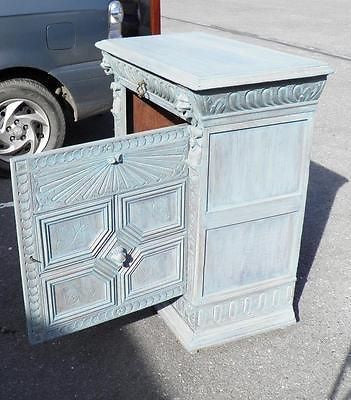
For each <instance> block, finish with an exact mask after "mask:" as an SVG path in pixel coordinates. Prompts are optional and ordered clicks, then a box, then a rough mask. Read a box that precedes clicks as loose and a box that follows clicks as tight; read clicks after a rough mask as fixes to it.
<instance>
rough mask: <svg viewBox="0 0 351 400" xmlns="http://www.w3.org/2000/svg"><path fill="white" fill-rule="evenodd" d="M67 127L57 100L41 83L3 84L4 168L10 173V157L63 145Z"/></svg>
mask: <svg viewBox="0 0 351 400" xmlns="http://www.w3.org/2000/svg"><path fill="white" fill-rule="evenodd" d="M65 131H66V124H65V118H64V114H63V111H62V108H61V106H60V104H59V103H58V101H57V100H56V99H55V97H54V96H53V95H52V94H51V93H50V92H49V91H48V90H47V89H46V88H45V86H43V85H42V84H40V83H39V82H36V81H34V80H31V79H10V80H7V81H4V82H0V169H2V170H5V171H9V162H10V158H11V157H13V156H16V155H20V154H26V153H27V154H36V153H40V152H42V151H44V150H50V149H54V148H57V147H60V146H62V144H63V141H64V138H65Z"/></svg>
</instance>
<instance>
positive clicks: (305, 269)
mask: <svg viewBox="0 0 351 400" xmlns="http://www.w3.org/2000/svg"><path fill="white" fill-rule="evenodd" d="M346 182H348V180H347V179H346V178H345V177H343V176H341V175H339V174H337V173H335V172H333V171H331V170H329V169H327V168H324V167H323V166H321V165H319V164H317V163H315V162H311V165H310V178H309V184H308V191H307V202H306V212H305V220H304V225H303V233H302V239H301V251H300V259H299V265H298V269H297V275H296V277H297V281H296V287H295V297H294V311H295V315H296V319H297V320H298V321H299V309H298V304H299V301H300V298H301V295H302V292H303V289H304V287H305V284H306V282H307V279H308V274H309V272H310V270H311V267H312V264H313V261H314V258H315V256H316V253H317V250H318V247H319V243H320V241H321V239H322V236H323V232H324V229H325V226H326V224H327V222H328V218H329V214H330V211H331V208H332V206H333V203H334V199H335V196H336V194H337V192H338V190H339V189H340V187H341V186H342V185H344V184H345V183H346Z"/></svg>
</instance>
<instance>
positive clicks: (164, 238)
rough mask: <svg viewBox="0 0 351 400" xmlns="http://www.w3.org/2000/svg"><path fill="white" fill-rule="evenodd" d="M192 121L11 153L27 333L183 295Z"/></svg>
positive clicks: (62, 330)
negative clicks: (33, 151)
mask: <svg viewBox="0 0 351 400" xmlns="http://www.w3.org/2000/svg"><path fill="white" fill-rule="evenodd" d="M187 153H188V127H187V126H186V125H178V126H175V127H171V128H163V129H159V130H154V131H149V132H143V133H142V134H133V135H128V136H126V137H125V138H123V139H116V138H114V139H108V140H102V141H98V142H94V143H86V144H82V145H77V146H72V147H67V148H63V149H58V150H52V151H48V152H46V153H42V154H38V155H28V156H21V157H16V158H14V159H12V160H11V174H12V182H13V193H14V202H15V214H16V223H17V234H18V244H19V252H20V263H21V273H22V284H23V293H24V302H25V308H26V316H27V324H28V332H29V338H30V341H31V342H32V343H37V342H41V341H44V340H47V339H49V338H54V337H57V336H61V335H64V334H67V333H71V332H74V331H78V330H80V329H84V328H87V327H89V326H93V325H96V324H99V323H101V322H104V321H107V320H110V319H113V318H116V317H119V316H121V315H124V314H128V313H131V312H133V311H136V310H139V309H142V308H145V307H148V306H151V305H154V304H157V303H160V302H163V301H165V300H168V299H171V298H173V297H176V296H179V295H181V294H182V293H183V287H184V263H185V262H184V259H185V256H186V248H185V247H186V244H185V243H186V242H185V235H186V213H185V195H186V184H187V175H188V171H187V164H186V159H187Z"/></svg>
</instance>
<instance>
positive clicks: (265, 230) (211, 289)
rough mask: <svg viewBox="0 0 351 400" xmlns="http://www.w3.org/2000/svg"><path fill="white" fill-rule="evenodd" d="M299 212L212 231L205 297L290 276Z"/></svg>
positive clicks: (207, 261)
mask: <svg viewBox="0 0 351 400" xmlns="http://www.w3.org/2000/svg"><path fill="white" fill-rule="evenodd" d="M297 218H298V213H291V214H286V215H281V216H275V217H271V218H265V219H261V220H256V221H250V222H245V223H241V224H235V225H229V226H225V227H221V228H217V229H211V230H208V231H207V233H206V255H205V257H206V258H205V268H204V285H203V295H204V296H208V295H215V294H220V293H223V292H226V291H228V290H235V289H237V288H243V287H245V286H248V285H255V284H258V283H260V282H264V281H267V280H270V279H274V278H278V277H282V276H288V275H289V272H290V270H291V243H292V241H293V239H294V233H295V228H296V223H297Z"/></svg>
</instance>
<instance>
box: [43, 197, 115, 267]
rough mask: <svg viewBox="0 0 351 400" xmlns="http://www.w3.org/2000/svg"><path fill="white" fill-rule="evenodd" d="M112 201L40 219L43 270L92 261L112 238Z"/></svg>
mask: <svg viewBox="0 0 351 400" xmlns="http://www.w3.org/2000/svg"><path fill="white" fill-rule="evenodd" d="M113 214H114V213H113V209H112V200H107V201H103V202H94V204H92V203H90V204H87V205H84V206H83V207H79V208H78V207H73V208H66V209H65V210H64V211H62V210H61V211H59V212H56V211H55V212H50V213H47V214H44V215H40V216H39V217H38V226H39V231H40V239H41V245H40V248H41V250H42V253H43V254H42V256H43V260H44V266H43V268H44V270H45V269H47V268H53V267H56V266H61V265H62V264H64V263H67V262H74V261H82V260H85V259H89V258H93V257H94V254H95V252H96V251H97V250H98V249H99V248H101V247H102V246H103V245H104V244H105V242H106V240H108V239H109V238H110V237H111V235H112V234H113Z"/></svg>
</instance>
